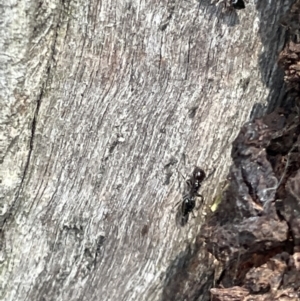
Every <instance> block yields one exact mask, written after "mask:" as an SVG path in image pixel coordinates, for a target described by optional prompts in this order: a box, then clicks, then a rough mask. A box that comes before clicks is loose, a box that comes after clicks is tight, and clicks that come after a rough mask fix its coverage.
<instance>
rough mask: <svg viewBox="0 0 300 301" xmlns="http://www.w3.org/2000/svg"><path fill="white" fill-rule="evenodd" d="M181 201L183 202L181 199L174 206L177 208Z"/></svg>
mask: <svg viewBox="0 0 300 301" xmlns="http://www.w3.org/2000/svg"><path fill="white" fill-rule="evenodd" d="M180 202H182V201H181V200H180V201H178V202H177V203H176V204H175V205H174V207H173V208H175V207H177V206H178V205H179V203H180Z"/></svg>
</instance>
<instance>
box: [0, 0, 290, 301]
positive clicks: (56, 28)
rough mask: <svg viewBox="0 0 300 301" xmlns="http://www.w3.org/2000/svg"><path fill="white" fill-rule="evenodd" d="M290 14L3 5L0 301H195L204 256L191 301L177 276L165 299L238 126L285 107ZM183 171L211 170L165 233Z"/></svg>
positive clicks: (196, 5) (206, 260)
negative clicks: (194, 204) (191, 211)
mask: <svg viewBox="0 0 300 301" xmlns="http://www.w3.org/2000/svg"><path fill="white" fill-rule="evenodd" d="M291 3H292V1H288V0H286V1H275V0H271V1H269V2H268V3H267V2H264V1H259V2H258V3H253V2H251V3H246V8H245V9H244V10H241V11H230V10H228V11H225V12H222V7H220V6H219V7H218V6H216V5H214V4H212V3H210V2H209V1H201V2H196V1H177V0H175V1H135V0H132V1H126V2H125V1H96V0H90V1H75V2H73V1H57V0H56V1H55V0H51V1H47V2H37V1H35V2H34V3H33V2H32V1H26V0H21V1H15V2H10V4H1V8H2V9H1V21H2V22H1V25H0V26H1V34H0V41H1V45H2V46H1V61H2V64H1V73H0V79H1V84H2V88H1V91H0V93H1V94H0V95H1V107H2V108H1V117H0V120H1V144H0V146H1V148H0V160H1V161H0V162H1V166H0V180H1V186H0V196H1V211H0V226H1V232H0V265H1V269H0V271H1V277H0V282H1V290H0V296H1V297H0V299H2V300H14V301H19V300H45V301H46V300H68V301H69V300H89V301H91V300H107V301H108V300H124V301H125V300H147V301H150V300H208V298H209V291H208V290H209V287H210V286H211V285H212V284H213V279H214V276H213V274H212V273H211V272H209V273H208V272H207V271H208V270H209V265H210V262H211V259H210V257H209V255H208V254H207V253H205V252H204V251H203V254H202V255H201V256H202V257H201V256H200V259H198V260H199V261H197V268H196V269H195V271H196V270H197V271H199V273H200V274H199V273H198V272H197V273H198V274H196V275H193V278H194V280H195V281H199V279H201V281H200V285H199V287H198V289H197V291H195V292H193V294H192V295H189V293H188V289H187V288H189V287H190V286H191V285H192V284H190V283H189V282H188V281H187V279H188V278H189V277H190V276H191V275H182V276H181V277H179V278H176V277H175V278H176V279H177V280H178V279H179V280H180V282H179V283H178V285H182V287H185V290H186V294H185V295H182V296H181V297H180V296H177V297H176V298H175V297H174V298H173V297H171V296H172V289H173V288H174V285H173V284H172V283H177V282H176V281H175V282H172V281H174V279H175V278H174V273H178V271H180V268H181V267H182V266H184V265H185V264H186V261H185V260H184V258H186V256H187V254H190V253H191V252H192V251H191V250H192V248H191V245H193V242H194V240H195V236H196V234H197V233H198V232H199V229H200V227H201V224H202V223H203V220H204V217H205V213H206V212H207V210H208V209H209V206H210V205H211V204H212V202H213V200H214V199H215V198H218V196H219V194H220V191H221V189H222V187H223V186H222V185H223V184H222V183H223V181H224V179H225V176H226V174H227V172H228V167H229V165H230V164H231V161H230V159H229V154H230V148H231V147H230V145H231V142H232V141H233V139H234V138H235V136H236V134H237V132H238V130H239V128H240V126H241V125H242V124H243V123H244V122H245V121H246V120H248V119H249V118H253V117H254V116H258V115H261V114H262V113H264V112H265V111H267V110H268V109H271V108H273V107H274V106H276V105H277V104H278V103H280V101H281V99H282V97H283V95H284V86H283V81H282V74H281V72H280V71H279V68H278V67H277V65H276V60H277V55H278V52H279V51H280V50H281V49H282V47H283V42H284V38H285V31H284V30H283V29H282V28H281V27H280V24H279V19H280V17H281V16H282V15H283V14H284V12H285V11H286V10H287V9H288V7H289V5H290V4H291ZM195 165H197V166H200V167H202V168H204V169H205V171H207V172H209V170H212V168H213V167H216V171H215V173H214V174H213V176H212V177H211V178H210V180H209V181H207V182H206V184H205V185H204V187H203V189H202V191H201V193H202V194H203V195H204V204H203V205H202V206H201V207H200V209H199V208H198V210H195V215H196V218H194V219H193V218H190V220H189V222H188V224H187V225H186V226H185V227H183V228H178V227H177V226H176V224H175V215H176V212H175V211H176V210H177V209H174V208H173V207H174V205H175V204H176V203H177V202H178V201H180V200H181V199H182V194H183V192H184V180H183V179H182V177H181V175H180V174H183V175H184V176H185V177H187V176H190V174H191V172H192V169H193V166H195ZM198 205H199V204H198ZM189 264H190V265H191V266H192V265H193V262H192V261H189ZM166 288H168V289H169V290H168V289H166Z"/></svg>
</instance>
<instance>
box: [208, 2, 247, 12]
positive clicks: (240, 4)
mask: <svg viewBox="0 0 300 301" xmlns="http://www.w3.org/2000/svg"><path fill="white" fill-rule="evenodd" d="M213 2H217V3H216V5H219V4H221V3H223V4H224V7H225V9H237V10H239V9H244V8H245V2H244V0H217V1H213Z"/></svg>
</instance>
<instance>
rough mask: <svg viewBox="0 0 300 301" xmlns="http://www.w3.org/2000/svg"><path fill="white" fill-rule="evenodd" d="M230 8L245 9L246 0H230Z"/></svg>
mask: <svg viewBox="0 0 300 301" xmlns="http://www.w3.org/2000/svg"><path fill="white" fill-rule="evenodd" d="M230 6H231V7H232V8H234V9H244V8H245V2H244V0H230Z"/></svg>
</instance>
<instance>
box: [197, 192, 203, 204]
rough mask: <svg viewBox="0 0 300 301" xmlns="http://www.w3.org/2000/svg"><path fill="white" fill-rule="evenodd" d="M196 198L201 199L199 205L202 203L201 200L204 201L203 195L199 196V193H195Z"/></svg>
mask: <svg viewBox="0 0 300 301" xmlns="http://www.w3.org/2000/svg"><path fill="white" fill-rule="evenodd" d="M196 196H197V197H198V198H201V203H203V200H204V197H203V195H202V194H200V193H196Z"/></svg>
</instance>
